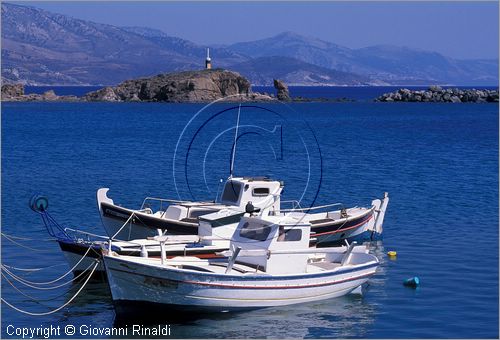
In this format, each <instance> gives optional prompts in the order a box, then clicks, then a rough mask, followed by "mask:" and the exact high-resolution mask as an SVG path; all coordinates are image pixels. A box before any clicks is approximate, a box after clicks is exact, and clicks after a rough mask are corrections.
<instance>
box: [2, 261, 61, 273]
mask: <svg viewBox="0 0 500 340" xmlns="http://www.w3.org/2000/svg"><path fill="white" fill-rule="evenodd" d="M65 265H66V264H65V263H58V264H54V265H52V266H48V267H40V268H19V267H14V266H9V265H7V264H4V266H5V267H7V268H9V269H14V270H18V271H20V272H38V271H41V270H44V269H49V268H54V267H60V266H65Z"/></svg>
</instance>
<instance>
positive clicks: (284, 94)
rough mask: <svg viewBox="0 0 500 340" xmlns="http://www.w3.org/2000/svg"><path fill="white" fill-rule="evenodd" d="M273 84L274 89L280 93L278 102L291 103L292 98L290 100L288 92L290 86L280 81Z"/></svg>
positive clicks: (276, 80) (277, 80)
mask: <svg viewBox="0 0 500 340" xmlns="http://www.w3.org/2000/svg"><path fill="white" fill-rule="evenodd" d="M273 82H274V88H275V89H276V91H278V93H277V94H276V97H277V98H278V100H281V101H286V102H288V101H290V100H291V98H290V93H289V92H288V86H287V85H286V84H285V83H284V82H283V81H281V80H279V79H274V80H273Z"/></svg>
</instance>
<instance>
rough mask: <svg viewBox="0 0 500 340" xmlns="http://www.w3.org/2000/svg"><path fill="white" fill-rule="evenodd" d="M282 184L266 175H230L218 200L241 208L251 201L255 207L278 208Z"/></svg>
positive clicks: (272, 209)
mask: <svg viewBox="0 0 500 340" xmlns="http://www.w3.org/2000/svg"><path fill="white" fill-rule="evenodd" d="M283 186H284V184H283V183H282V182H279V181H273V180H271V179H269V178H267V177H232V178H229V179H228V180H227V181H226V184H225V185H224V190H223V191H222V196H221V200H220V201H221V203H222V204H226V205H233V206H238V207H241V208H243V209H244V208H245V206H246V204H247V203H248V202H252V205H253V206H254V207H255V208H260V209H267V208H269V209H270V210H271V211H274V210H279V209H280V194H281V191H282V190H283Z"/></svg>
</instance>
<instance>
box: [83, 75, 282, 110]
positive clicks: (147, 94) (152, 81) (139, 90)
mask: <svg viewBox="0 0 500 340" xmlns="http://www.w3.org/2000/svg"><path fill="white" fill-rule="evenodd" d="M82 99H83V100H85V101H149V102H173V103H186V102H187V103H196V102H211V101H214V100H219V99H227V100H230V101H231V100H234V101H269V100H275V99H274V98H272V97H271V96H268V95H264V94H260V93H254V92H252V87H251V84H250V82H249V81H248V80H247V79H246V78H244V77H242V76H241V75H240V74H238V73H236V72H232V71H228V70H223V69H214V70H211V69H210V70H201V71H185V72H177V73H167V74H159V75H157V76H154V77H149V78H140V79H133V80H126V81H124V82H123V83H121V84H119V85H118V86H115V87H105V88H103V89H100V90H98V91H95V92H90V93H88V94H86V95H85V96H84V97H83V98H82Z"/></svg>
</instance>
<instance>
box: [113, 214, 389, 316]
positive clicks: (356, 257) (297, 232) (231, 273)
mask: <svg viewBox="0 0 500 340" xmlns="http://www.w3.org/2000/svg"><path fill="white" fill-rule="evenodd" d="M310 230H311V224H310V223H304V222H303V221H301V220H300V219H298V218H295V217H293V216H262V215H261V216H249V215H246V216H244V217H242V218H241V220H240V222H239V224H238V227H237V228H236V230H235V232H234V235H233V237H232V239H231V244H230V249H231V250H228V251H225V252H223V253H222V254H221V255H224V256H227V258H225V259H199V258H195V257H186V256H182V257H174V258H172V259H167V258H166V255H165V253H164V252H162V255H161V257H160V258H159V259H157V258H155V259H152V258H149V257H148V258H146V257H132V256H124V255H119V254H117V253H115V252H113V251H112V250H105V251H104V254H103V259H104V263H105V268H106V275H107V278H108V282H109V286H110V288H111V293H112V298H113V302H114V305H115V307H116V310H117V312H118V313H119V314H123V313H128V312H132V313H134V312H135V313H137V312H138V311H140V313H144V311H146V310H147V311H154V310H157V309H159V310H160V311H162V312H163V313H168V312H174V313H177V312H180V311H187V312H208V311H221V312H222V311H233V310H244V309H254V308H265V307H273V306H282V305H291V304H297V303H303V302H309V301H317V300H323V299H328V298H333V297H338V296H341V295H345V294H348V293H350V292H352V291H353V290H355V289H356V288H358V287H360V286H361V285H362V284H363V283H365V282H366V281H367V280H368V279H369V278H370V276H372V275H373V274H375V271H376V268H377V266H378V264H379V261H378V259H377V258H376V257H375V256H373V255H370V254H368V251H367V248H366V247H365V246H356V245H355V243H351V244H350V245H349V247H335V248H310V247H309V241H310ZM156 239H157V240H158V241H159V242H166V241H168V236H157V237H156ZM145 306H147V309H145V308H142V307H145ZM137 307H141V309H137Z"/></svg>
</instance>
